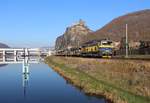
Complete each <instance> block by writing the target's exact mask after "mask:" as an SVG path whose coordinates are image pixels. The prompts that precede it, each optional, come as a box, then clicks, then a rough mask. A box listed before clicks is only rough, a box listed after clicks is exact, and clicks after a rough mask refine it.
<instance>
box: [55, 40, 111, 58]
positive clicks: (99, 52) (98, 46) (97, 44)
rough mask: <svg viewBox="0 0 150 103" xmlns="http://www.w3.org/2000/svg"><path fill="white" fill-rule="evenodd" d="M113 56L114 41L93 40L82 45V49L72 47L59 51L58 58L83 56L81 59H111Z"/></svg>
mask: <svg viewBox="0 0 150 103" xmlns="http://www.w3.org/2000/svg"><path fill="white" fill-rule="evenodd" d="M112 54H113V45H112V41H111V40H108V39H103V40H92V41H89V42H86V43H84V44H82V45H81V46H80V47H70V48H65V49H63V50H57V51H56V53H55V55H57V56H81V57H103V58H111V56H112Z"/></svg>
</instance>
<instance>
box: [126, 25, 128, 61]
mask: <svg viewBox="0 0 150 103" xmlns="http://www.w3.org/2000/svg"><path fill="white" fill-rule="evenodd" d="M126 58H128V24H126Z"/></svg>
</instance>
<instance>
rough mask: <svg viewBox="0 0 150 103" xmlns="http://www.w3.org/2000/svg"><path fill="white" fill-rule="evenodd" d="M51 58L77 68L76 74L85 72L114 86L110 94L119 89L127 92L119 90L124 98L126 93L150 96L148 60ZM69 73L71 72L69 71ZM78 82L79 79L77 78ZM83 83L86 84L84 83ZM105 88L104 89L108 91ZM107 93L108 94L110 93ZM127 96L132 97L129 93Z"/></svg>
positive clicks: (67, 66) (149, 65)
mask: <svg viewBox="0 0 150 103" xmlns="http://www.w3.org/2000/svg"><path fill="white" fill-rule="evenodd" d="M50 58H51V60H52V61H53V62H54V63H57V64H59V65H63V66H65V68H73V69H70V70H75V72H76V74H78V73H81V72H82V73H85V74H87V75H88V76H89V77H90V78H93V79H94V80H98V81H101V83H104V84H106V85H109V86H110V87H112V88H115V89H112V88H111V89H108V88H109V86H108V88H107V90H108V91H110V90H111V91H113V92H111V93H110V95H112V94H113V95H115V93H116V92H117V91H118V90H121V91H125V92H127V93H125V94H124V93H118V92H117V94H119V95H122V96H121V97H122V98H124V95H126V94H133V95H138V96H142V97H146V98H150V63H149V62H148V61H139V60H138V61H135V60H134V61H132V60H111V59H87V58H86V59H85V58H72V57H50ZM67 75H71V74H70V73H68V74H67ZM71 76H72V75H71ZM86 80H87V79H85V78H84V80H82V81H84V82H85V81H86ZM87 81H88V80H87ZM76 82H79V81H78V80H76ZM86 84H88V85H90V84H89V83H88V82H86ZM95 84H96V87H97V86H98V88H99V86H100V84H97V83H95ZM81 85H84V83H83V84H81ZM92 86H93V85H92ZM106 87H107V86H106ZM85 88H86V87H85ZM102 88H103V89H104V88H105V85H102V86H101V89H96V93H98V92H99V91H101V90H102ZM105 89H106V88H105ZM105 89H104V91H106V90H105ZM91 90H92V89H91ZM116 90H117V91H116ZM88 91H90V90H88ZM104 91H103V92H104ZM105 94H107V95H108V93H105ZM113 98H117V97H113ZM126 98H131V97H130V96H128V95H127V96H126ZM117 100H119V99H117ZM135 100H136V99H135ZM129 101H130V100H129ZM131 101H133V100H131ZM131 103H132V102H131ZM133 103H134V102H133ZM139 103H140V102H139Z"/></svg>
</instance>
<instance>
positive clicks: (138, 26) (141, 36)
mask: <svg viewBox="0 0 150 103" xmlns="http://www.w3.org/2000/svg"><path fill="white" fill-rule="evenodd" d="M126 24H128V36H129V40H130V41H140V40H150V9H147V10H142V11H138V12H134V13H130V14H127V15H124V16H120V17H118V18H116V19H114V20H112V21H111V22H110V23H108V24H107V25H106V26H104V27H103V28H101V29H99V30H97V31H96V32H93V33H90V34H88V35H87V37H86V38H85V39H84V41H89V40H93V39H104V38H110V39H112V40H114V41H120V40H121V38H122V37H125V27H126Z"/></svg>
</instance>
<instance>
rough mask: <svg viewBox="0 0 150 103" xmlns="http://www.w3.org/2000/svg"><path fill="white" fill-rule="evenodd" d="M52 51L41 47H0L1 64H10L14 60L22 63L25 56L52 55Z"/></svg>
mask: <svg viewBox="0 0 150 103" xmlns="http://www.w3.org/2000/svg"><path fill="white" fill-rule="evenodd" d="M50 53H51V52H50V51H46V50H44V49H40V48H0V61H1V62H0V64H3V63H7V64H10V63H13V62H14V63H22V59H23V57H27V56H41V55H44V56H48V55H51V54H50ZM12 61H13V62H12ZM30 61H32V60H30Z"/></svg>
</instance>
